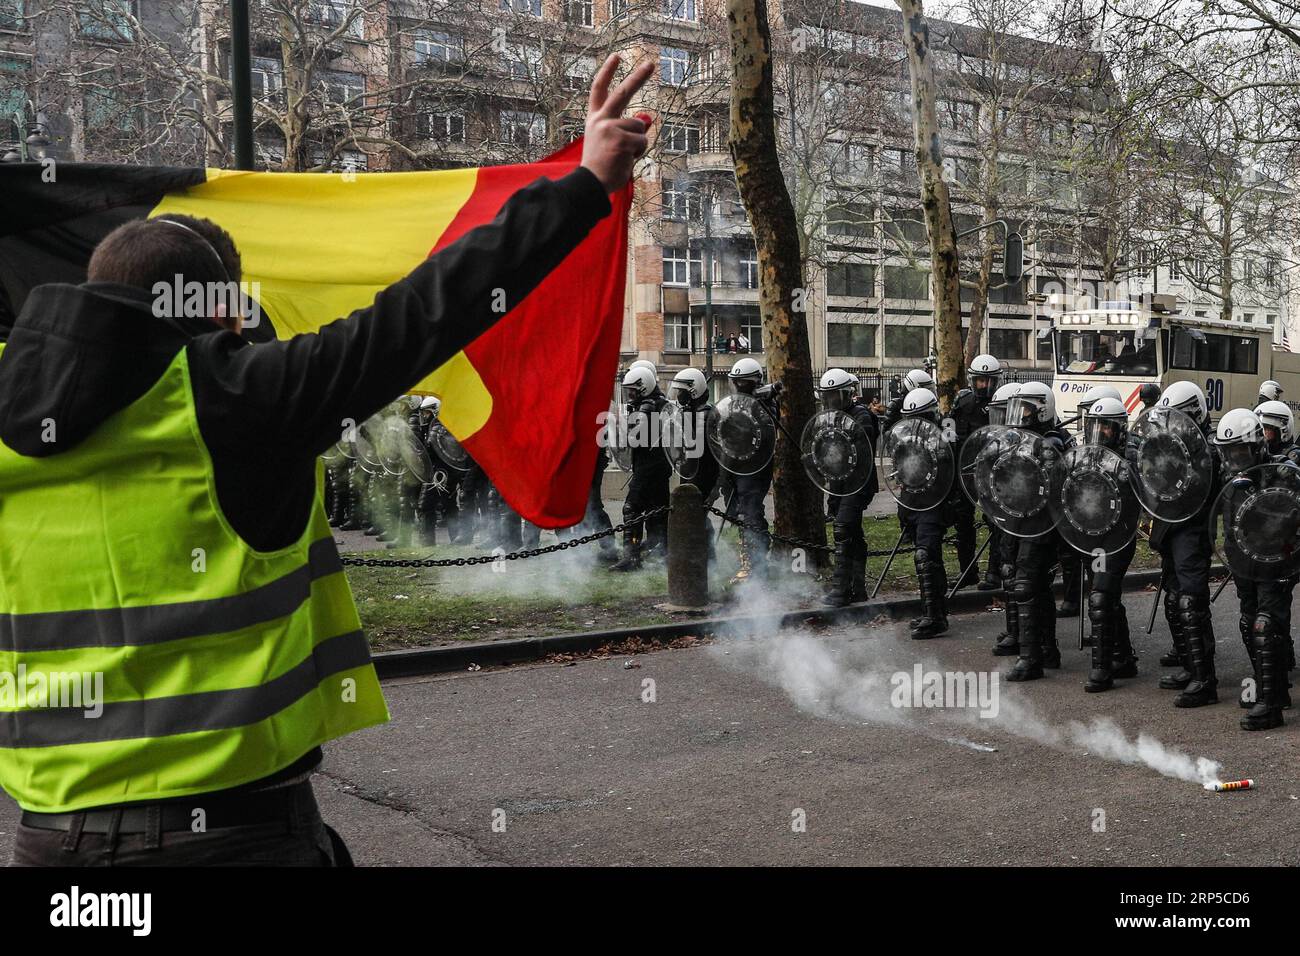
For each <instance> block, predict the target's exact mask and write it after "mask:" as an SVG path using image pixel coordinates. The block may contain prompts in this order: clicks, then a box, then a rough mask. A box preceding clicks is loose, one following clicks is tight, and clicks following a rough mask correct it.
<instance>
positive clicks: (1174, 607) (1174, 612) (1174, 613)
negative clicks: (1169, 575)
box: [1165, 589, 1178, 620]
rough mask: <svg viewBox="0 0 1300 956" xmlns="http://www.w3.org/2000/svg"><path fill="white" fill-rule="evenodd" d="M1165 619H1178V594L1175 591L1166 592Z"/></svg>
mask: <svg viewBox="0 0 1300 956" xmlns="http://www.w3.org/2000/svg"><path fill="white" fill-rule="evenodd" d="M1165 617H1167V618H1169V619H1171V620H1174V619H1177V617H1178V592H1177V591H1175V590H1173V589H1169V590H1166V591H1165Z"/></svg>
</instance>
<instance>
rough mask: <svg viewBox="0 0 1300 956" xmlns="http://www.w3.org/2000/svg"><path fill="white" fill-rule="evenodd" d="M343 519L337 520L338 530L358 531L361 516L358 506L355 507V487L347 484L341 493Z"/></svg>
mask: <svg viewBox="0 0 1300 956" xmlns="http://www.w3.org/2000/svg"><path fill="white" fill-rule="evenodd" d="M342 499H343V502H342V505H341V507H342V509H343V516H342V518H343V520H342V521H340V522H339V530H340V531H360V530H361V517H360V510H361V509H360V508H358V507H357V494H356V491H355V489H353V487H352V486H351V485H350V484H349V485H348V486H347V487H346V488H345V489H344V492H343V495H342Z"/></svg>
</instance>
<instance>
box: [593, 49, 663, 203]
mask: <svg viewBox="0 0 1300 956" xmlns="http://www.w3.org/2000/svg"><path fill="white" fill-rule="evenodd" d="M619 62H620V61H619V56H618V54H616V53H615V54H611V55H610V57H609V58H608V59H607V60H606V61H605V62H604V63H603V64H602V65H601V67H600V69H599V70H597V71H596V76H595V77H594V78H593V79H592V81H591V96H590V98H589V99H588V101H587V129H586V138H585V139H584V140H583V144H582V165H583V166H585V167H587V169H589V170H591V171H592V173H594V174H595V176H596V178H597V179H599V180H600V181H601V183H602V184H603V185H604V187H605V189H606V191H608V192H611V193H612V192H616V191H617V190H619V189H622V188H623V186H624V185H626V183H627V181H628V178H629V177H630V176H631V175H632V166H633V165H634V164H635V163H636V161H637V160H638V159H639V158H641V156H642V155H644V153H645V151H646V147H647V146H648V145H649V140H648V139H647V137H646V131H647V130H649V129H650V123H651V119H650V117H649V116H647V115H645V114H644V113H641V114H638V115H637V116H635V117H624V116H623V110H625V109H626V108H627V104H628V102H629V101H630V100H631V99H632V97H633V96H634V95H635V94H636V91H637V90H639V89H641V87H642V86H643V85H644V84H645V81H646V80H647V79H649V78H650V74H651V73H653V72H654V62H653V61H647V62H645V63H642V64H641V65H640V66H638V67H637V68H636V69H635V70H633V71H632V72H631V73H629V74H628V76H627V78H626V79H624V80H623V82H622V83H620V84H619V85H618V86H616V87H615V88H614V89H612V90H611V89H610V88H609V84H610V82H611V80H612V79H613V78H614V71H615V70H617V69H618V64H619Z"/></svg>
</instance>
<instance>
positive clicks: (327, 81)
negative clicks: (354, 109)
mask: <svg viewBox="0 0 1300 956" xmlns="http://www.w3.org/2000/svg"><path fill="white" fill-rule="evenodd" d="M317 79H318V82H319V83H320V85H321V87H322V89H323V90H324V93H325V102H327V103H336V104H338V105H340V106H342V105H344V104H354V103H355V101H357V100H359V99H361V97H363V96H365V94H366V80H365V77H363V76H358V75H357V74H356V73H344V72H342V71H339V70H321V71H320V74H319V76H318V78H317Z"/></svg>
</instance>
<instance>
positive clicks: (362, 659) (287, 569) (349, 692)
mask: <svg viewBox="0 0 1300 956" xmlns="http://www.w3.org/2000/svg"><path fill="white" fill-rule="evenodd" d="M0 349H2V347H0ZM47 426H48V430H49V434H48V436H43V437H48V439H49V440H53V441H55V442H57V441H58V427H59V423H58V422H57V421H50V422H48V423H47ZM320 478H321V472H320V468H319V465H318V470H317V483H316V494H315V499H314V501H313V503H312V508H311V516H310V518H309V520H308V521H307V527H306V530H305V531H304V532H303V534H302V537H300V538H299V539H298V540H297V541H296V542H294V543H293V544H292V545H290V546H289V547H286V548H282V549H280V550H278V551H273V552H260V551H256V550H254V549H253V548H251V547H249V546H248V545H247V544H246V543H245V542H244V541H243V540H241V539H240V537H239V536H238V535H237V534H236V533H235V532H234V530H232V529H231V527H230V524H229V522H228V521H227V520H226V517H225V515H224V514H223V513H222V511H221V506H220V504H219V503H218V501H217V493H216V483H215V479H214V475H213V468H212V459H211V457H210V455H209V454H208V450H207V447H206V446H205V445H204V443H203V439H202V437H201V436H200V434H199V427H198V421H197V418H196V416H195V411H194V398H193V392H192V390H191V387H190V379H189V364H188V361H187V358H186V350H185V349H181V350H180V352H178V353H177V355H176V357H175V359H173V360H172V362H171V364H170V365H169V366H168V368H167V371H166V372H165V373H164V374H163V375H162V377H161V378H159V379H158V381H157V382H156V383H154V385H153V387H152V388H150V389H149V391H148V392H147V393H146V394H144V395H143V396H141V397H140V398H139V399H138V400H136V401H135V402H133V403H132V404H131V405H129V406H127V407H126V408H124V409H122V410H120V411H118V412H117V413H116V414H114V415H112V416H111V417H109V418H107V419H106V420H105V421H104V422H103V424H102V425H101V426H100V427H99V428H98V429H96V430H95V431H94V432H93V433H92V434H91V435H90V436H89V437H88V438H86V439H85V440H84V441H82V442H81V443H80V444H78V445H77V446H76V447H75V448H72V449H69V450H67V451H64V452H60V453H58V454H54V455H51V456H48V457H44V458H29V457H24V456H22V455H19V454H17V453H16V452H14V451H13V450H12V449H10V448H8V447H6V446H5V445H4V444H3V443H2V442H0V786H3V787H4V789H5V790H6V791H7V792H8V793H9V794H10V795H11V796H12V797H14V798H15V799H16V800H17V801H18V803H19V804H20V805H22V806H23V807H24V808H25V809H28V810H35V811H39V812H45V813H58V812H67V811H72V810H78V809H83V808H86V807H93V806H103V805H105V804H115V803H124V802H128V801H139V800H158V799H165V798H168V797H180V796H188V795H192V794H198V793H205V792H208V791H211V790H220V789H223V788H226V787H233V786H237V785H239V784H243V783H248V782H250V781H254V780H258V779H260V778H262V777H266V776H268V775H269V774H272V773H275V772H276V771H278V770H282V769H283V768H285V767H287V766H289V765H290V764H292V763H293V762H294V761H295V760H297V759H298V758H300V757H302V756H303V755H304V754H305V753H307V752H308V751H309V750H311V749H312V748H313V747H315V746H317V745H318V744H321V743H323V742H324V741H327V740H331V739H333V738H335V737H340V736H343V735H344V734H347V733H351V732H352V731H354V730H358V729H360V728H362V727H368V726H371V725H374V724H378V723H382V722H384V721H386V720H387V719H388V708H387V706H386V705H385V703H384V698H383V693H382V691H381V690H380V687H379V681H378V679H377V678H376V676H375V670H374V666H373V665H372V664H371V662H370V652H369V647H368V645H367V643H366V639H365V636H364V635H363V634H362V632H361V623H360V621H359V620H358V618H357V610H356V605H355V604H354V603H353V600H352V591H351V589H350V588H349V587H348V582H347V579H346V577H345V576H344V574H343V568H342V565H341V563H340V560H339V555H338V550H337V548H336V547H335V545H334V537H333V534H332V533H331V531H330V528H329V524H328V522H327V521H326V518H325V511H324V508H323V507H322V504H321V481H320ZM97 682H98V686H99V688H101V692H99V693H97V692H96V684H97ZM97 710H98V713H96V711H97Z"/></svg>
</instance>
